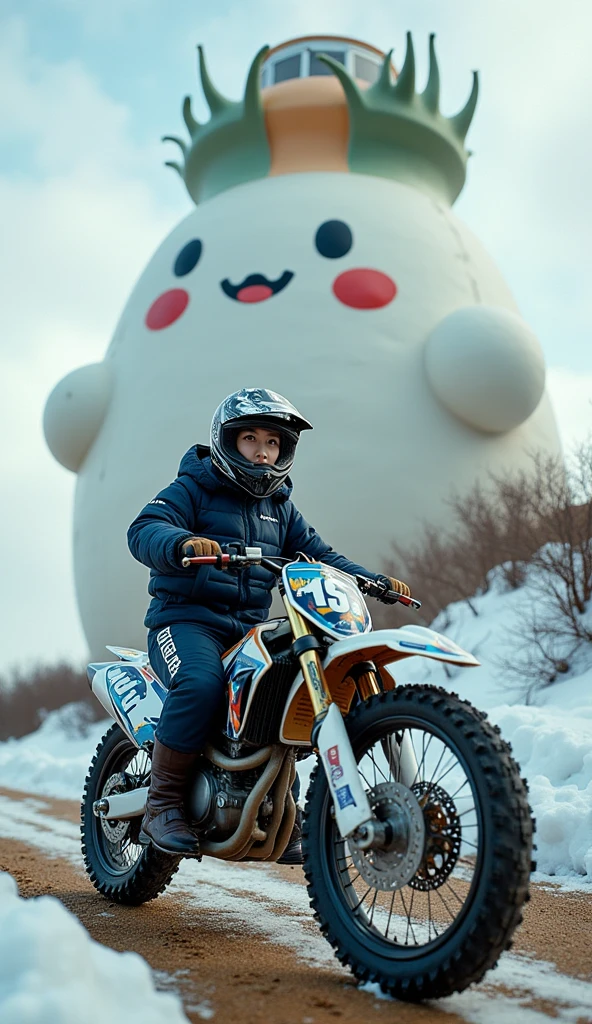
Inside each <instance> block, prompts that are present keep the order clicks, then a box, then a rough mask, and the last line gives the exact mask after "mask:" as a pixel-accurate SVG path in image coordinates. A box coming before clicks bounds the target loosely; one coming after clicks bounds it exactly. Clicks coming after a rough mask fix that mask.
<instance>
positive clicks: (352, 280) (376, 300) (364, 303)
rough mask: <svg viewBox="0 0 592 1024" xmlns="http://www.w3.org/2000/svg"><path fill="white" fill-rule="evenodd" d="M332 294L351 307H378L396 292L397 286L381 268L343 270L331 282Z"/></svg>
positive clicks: (391, 298)
mask: <svg viewBox="0 0 592 1024" xmlns="http://www.w3.org/2000/svg"><path fill="white" fill-rule="evenodd" d="M333 294H334V295H335V297H336V298H338V299H339V301H340V302H343V305H344V306H351V308H352V309H380V307H381V306H388V304H389V302H392V301H393V299H394V297H395V295H396V294H397V286H396V284H395V282H394V281H393V279H392V278H391V277H389V276H388V274H383V273H382V271H381V270H368V269H367V268H360V269H358V270H345V271H344V273H343V274H340V275H339V277H336V278H335V280H334V282H333Z"/></svg>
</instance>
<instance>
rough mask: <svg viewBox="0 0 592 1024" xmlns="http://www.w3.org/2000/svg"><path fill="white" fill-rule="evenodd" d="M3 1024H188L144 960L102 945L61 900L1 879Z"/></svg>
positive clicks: (175, 999) (0, 1000)
mask: <svg viewBox="0 0 592 1024" xmlns="http://www.w3.org/2000/svg"><path fill="white" fill-rule="evenodd" d="M0 1020H1V1021H2V1024H23V1022H24V1021H26V1022H27V1024H79V1022H80V1021H81V1020H83V1021H84V1022H85V1024H104V1022H105V1021H108V1020H118V1021H123V1020H124V1021H125V1022H126V1024H187V1017H186V1016H185V1014H184V1013H183V1010H182V1008H181V1002H180V1000H179V998H178V996H176V995H173V994H172V993H163V992H157V991H156V989H155V988H154V983H153V981H152V976H151V973H150V968H149V967H148V964H147V963H146V962H145V960H143V959H142V957H140V956H138V954H137V953H116V952H114V951H113V950H112V949H108V948H107V947H106V946H101V945H99V943H98V942H94V941H93V940H92V939H91V938H90V936H89V934H88V932H87V931H86V930H85V928H83V926H82V925H81V924H80V922H79V921H78V920H77V919H76V918H75V917H74V915H73V914H71V913H70V911H69V910H66V908H65V907H64V906H63V905H62V904H61V903H60V902H59V900H57V899H55V898H54V897H53V896H40V897H38V898H36V899H30V900H24V899H22V898H21V897H20V896H19V895H18V889H17V885H16V882H15V881H14V879H13V878H12V877H11V876H10V875H8V874H5V873H4V872H0Z"/></svg>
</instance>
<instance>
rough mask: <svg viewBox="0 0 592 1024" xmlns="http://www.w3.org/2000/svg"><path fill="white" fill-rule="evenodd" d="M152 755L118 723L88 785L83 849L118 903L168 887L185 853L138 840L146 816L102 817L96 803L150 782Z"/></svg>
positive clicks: (98, 882)
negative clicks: (163, 850) (95, 811)
mask: <svg viewBox="0 0 592 1024" xmlns="http://www.w3.org/2000/svg"><path fill="white" fill-rule="evenodd" d="M149 777H150V758H149V757H148V754H147V753H146V752H145V751H144V750H138V748H137V747H136V746H135V745H134V744H133V743H132V741H131V740H130V739H129V737H128V736H126V735H125V733H124V732H123V730H122V729H120V727H119V726H118V725H117V724H116V725H112V726H111V728H110V729H109V731H108V732H107V733H106V734H105V735H104V736H103V738H102V740H101V741H100V743H99V745H98V747H97V750H96V753H95V756H94V758H93V761H92V764H91V766H90V768H89V771H88V775H87V777H86V782H85V785H84V795H83V797H82V807H81V816H82V822H81V832H82V853H83V856H84V865H85V867H86V870H87V872H88V875H89V878H90V880H91V882H92V883H93V885H94V886H95V888H96V889H98V890H99V892H100V893H102V894H103V895H104V896H107V897H108V898H109V899H110V900H113V901H114V902H116V903H128V904H131V905H132V906H137V905H138V904H140V903H146V902H147V901H148V900H153V899H154V898H155V897H156V896H158V895H159V894H160V893H161V892H163V891H164V889H165V888H166V886H167V885H168V884H169V882H170V880H171V878H172V877H173V875H174V874H175V872H176V870H177V868H178V867H179V863H180V861H181V858H180V857H175V856H172V855H171V854H168V853H161V852H160V851H159V850H156V849H155V848H154V847H153V846H152V845H150V846H146V847H144V846H141V845H140V843H139V840H138V836H139V831H140V822H141V820H142V819H141V818H130V819H129V820H118V819H106V818H97V817H95V815H94V814H93V803H94V802H95V800H100V799H101V798H102V797H107V796H109V795H110V794H113V793H121V792H125V791H126V790H128V789H130V788H136V787H142V786H145V785H147V783H148V780H149Z"/></svg>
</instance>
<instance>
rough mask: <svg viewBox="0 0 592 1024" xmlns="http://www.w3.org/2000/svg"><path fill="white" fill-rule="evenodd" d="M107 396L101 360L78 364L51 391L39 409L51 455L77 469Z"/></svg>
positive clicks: (107, 382)
mask: <svg viewBox="0 0 592 1024" xmlns="http://www.w3.org/2000/svg"><path fill="white" fill-rule="evenodd" d="M110 396H111V373H110V371H109V368H108V367H107V365H106V364H105V363H91V364H90V365H89V366H81V367H80V368H79V369H78V370H73V371H72V373H69V374H68V375H67V377H64V378H63V379H62V380H61V381H60V382H59V384H56V386H55V388H54V389H53V391H52V392H51V394H50V396H49V398H48V399H47V402H46V405H45V411H44V413H43V430H44V433H45V440H46V441H47V446H48V448H49V450H50V451H51V453H52V455H53V456H54V458H55V459H57V461H58V462H60V463H61V464H62V466H65V467H66V469H70V470H72V472H73V473H77V472H78V470H79V469H80V467H81V466H82V463H83V462H84V460H85V458H86V456H87V454H88V452H89V450H90V448H91V447H92V444H93V442H94V440H95V438H96V437H97V435H98V433H99V431H100V429H101V425H102V423H103V420H104V419H105V414H106V412H107V409H108V407H109V399H110Z"/></svg>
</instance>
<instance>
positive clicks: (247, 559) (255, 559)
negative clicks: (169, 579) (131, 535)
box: [181, 548, 421, 608]
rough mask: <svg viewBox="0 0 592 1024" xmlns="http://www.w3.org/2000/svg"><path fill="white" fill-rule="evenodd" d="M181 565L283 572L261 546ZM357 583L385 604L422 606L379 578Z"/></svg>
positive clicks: (358, 578)
mask: <svg viewBox="0 0 592 1024" xmlns="http://www.w3.org/2000/svg"><path fill="white" fill-rule="evenodd" d="M281 561H282V563H285V562H289V561H290V559H289V558H282V559H281ZM181 565H182V566H183V568H184V569H187V568H189V566H190V565H215V566H216V568H217V569H228V568H231V567H232V568H235V569H240V568H246V567H247V566H248V565H262V566H264V567H265V568H266V569H269V570H270V571H271V572H273V573H275V575H276V576H280V575H281V572H282V569H281V566H280V565H278V564H277V563H276V562H275V561H272V560H271V559H269V558H265V556H264V555H263V552H262V551H261V548H245V550H244V552H241V553H240V554H233V555H231V554H230V553H229V552H227V551H221V552H220V554H218V555H195V556H193V557H184V558H182V559H181ZM356 583H357V585H358V589H359V590H360V591H361V593H362V594H367V595H368V596H369V597H375V598H376V599H377V600H378V601H382V602H383V603H384V604H397V603H399V604H403V605H405V607H406V608H421V601H417V600H416V599H415V598H414V597H407V596H406V595H405V594H400V593H399V592H398V591H396V590H390V588H389V587H388V585H387V584H386V583H381V582H380V581H379V580H370V579H368V578H367V577H366V576H356Z"/></svg>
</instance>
